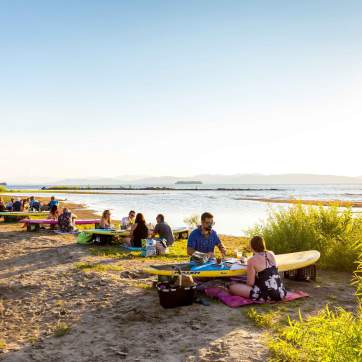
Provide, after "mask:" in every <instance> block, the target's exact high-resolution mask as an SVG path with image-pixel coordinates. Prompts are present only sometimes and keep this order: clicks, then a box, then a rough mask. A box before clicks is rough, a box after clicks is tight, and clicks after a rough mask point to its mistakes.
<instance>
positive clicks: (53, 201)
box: [48, 196, 59, 210]
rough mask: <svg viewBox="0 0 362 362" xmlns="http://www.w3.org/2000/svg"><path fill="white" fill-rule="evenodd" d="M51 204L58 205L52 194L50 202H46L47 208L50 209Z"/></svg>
mask: <svg viewBox="0 0 362 362" xmlns="http://www.w3.org/2000/svg"><path fill="white" fill-rule="evenodd" d="M53 206H59V201H58V200H56V199H55V197H54V196H52V197H51V198H50V202H49V203H48V207H49V210H51V208H52V207H53Z"/></svg>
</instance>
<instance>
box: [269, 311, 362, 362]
mask: <svg viewBox="0 0 362 362" xmlns="http://www.w3.org/2000/svg"><path fill="white" fill-rule="evenodd" d="M268 345H269V348H270V350H271V352H272V355H273V358H272V361H273V360H274V361H290V362H292V361H293V362H294V361H351V362H352V361H356V362H357V361H361V360H362V319H361V316H360V315H358V316H357V317H355V316H354V315H353V314H352V313H350V312H347V311H345V310H343V309H339V310H337V311H336V312H332V311H330V310H329V308H328V307H326V308H325V309H324V310H322V311H321V312H319V313H318V314H317V315H315V316H311V317H309V318H307V319H306V320H305V321H303V320H302V319H301V320H299V321H290V324H289V326H288V327H286V328H283V329H282V330H281V331H280V333H279V334H278V335H277V336H276V337H274V338H272V339H270V341H269V343H268Z"/></svg>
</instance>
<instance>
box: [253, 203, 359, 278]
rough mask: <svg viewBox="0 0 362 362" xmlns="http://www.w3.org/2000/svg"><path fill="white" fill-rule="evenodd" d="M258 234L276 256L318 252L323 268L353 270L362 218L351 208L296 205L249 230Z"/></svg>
mask: <svg viewBox="0 0 362 362" xmlns="http://www.w3.org/2000/svg"><path fill="white" fill-rule="evenodd" d="M248 234H249V235H255V234H260V235H262V236H263V237H264V239H265V240H266V243H267V246H268V248H269V249H270V250H273V251H274V252H275V253H277V254H280V253H290V252H294V251H303V250H311V249H316V250H319V251H320V252H321V259H320V265H321V266H322V267H324V268H332V269H336V270H340V271H341V270H345V271H352V270H354V269H355V264H354V263H355V261H356V260H357V256H358V250H357V249H356V247H355V246H356V243H357V242H358V241H359V240H361V238H362V217H355V216H354V215H353V213H352V210H351V209H350V208H347V209H343V210H342V211H341V209H339V208H338V207H337V206H330V207H323V206H320V207H316V206H303V205H299V204H298V205H295V206H292V207H290V208H288V209H280V210H272V211H271V213H270V215H269V217H268V219H267V220H266V222H265V223H264V224H261V225H257V226H255V227H254V228H252V229H250V230H249V231H248Z"/></svg>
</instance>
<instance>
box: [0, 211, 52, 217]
mask: <svg viewBox="0 0 362 362" xmlns="http://www.w3.org/2000/svg"><path fill="white" fill-rule="evenodd" d="M48 214H49V211H29V212H28V211H3V212H0V217H1V216H19V217H20V216H23V217H26V216H46V215H48Z"/></svg>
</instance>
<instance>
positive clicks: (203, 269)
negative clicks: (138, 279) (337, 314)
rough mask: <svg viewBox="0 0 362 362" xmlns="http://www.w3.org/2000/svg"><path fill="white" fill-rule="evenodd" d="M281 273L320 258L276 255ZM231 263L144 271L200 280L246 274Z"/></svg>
mask: <svg viewBox="0 0 362 362" xmlns="http://www.w3.org/2000/svg"><path fill="white" fill-rule="evenodd" d="M275 257H276V261H277V266H278V269H279V271H281V272H283V271H288V270H295V269H300V268H304V267H307V266H309V265H313V264H315V263H316V262H317V261H318V259H319V258H320V253H319V251H317V250H309V251H300V252H296V253H289V254H279V255H276V256H275ZM231 265H233V264H231V263H227V262H224V263H221V264H216V263H206V264H203V265H193V264H191V263H184V264H163V265H151V266H148V267H146V268H144V269H143V271H144V272H145V273H148V274H152V275H163V276H175V275H178V274H179V273H180V271H181V272H182V274H185V275H191V276H194V277H200V278H203V277H205V278H220V277H228V278H229V277H236V276H241V275H245V274H246V264H241V265H239V267H240V269H233V268H232V267H231Z"/></svg>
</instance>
